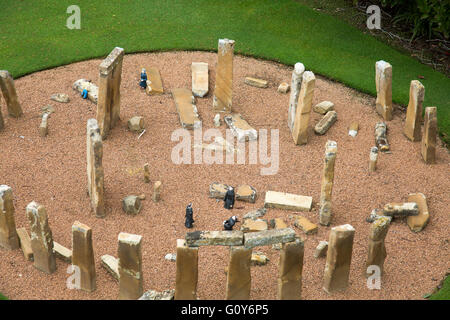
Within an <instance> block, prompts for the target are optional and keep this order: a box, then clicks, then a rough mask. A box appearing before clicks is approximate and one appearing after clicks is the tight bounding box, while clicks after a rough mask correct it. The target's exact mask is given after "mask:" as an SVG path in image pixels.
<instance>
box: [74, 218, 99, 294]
mask: <svg viewBox="0 0 450 320" xmlns="http://www.w3.org/2000/svg"><path fill="white" fill-rule="evenodd" d="M72 265H74V266H77V267H78V268H80V289H81V290H84V291H88V292H92V291H95V289H96V288H97V286H96V273H95V260H94V248H93V245H92V229H91V228H89V227H88V226H87V225H84V224H82V223H80V222H78V221H75V222H74V224H73V225H72Z"/></svg>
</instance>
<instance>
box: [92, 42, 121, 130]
mask: <svg viewBox="0 0 450 320" xmlns="http://www.w3.org/2000/svg"><path fill="white" fill-rule="evenodd" d="M123 56H124V50H123V49H122V48H119V47H115V48H114V50H113V51H111V53H110V54H109V55H108V56H107V57H106V58H105V60H103V61H102V63H100V66H99V81H98V82H99V85H98V101H97V121H98V125H99V128H100V134H101V136H102V138H103V139H105V138H106V136H107V135H108V133H109V130H110V129H112V128H114V126H115V125H116V123H117V121H119V115H120V82H121V79H122V61H123Z"/></svg>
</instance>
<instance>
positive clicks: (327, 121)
mask: <svg viewBox="0 0 450 320" xmlns="http://www.w3.org/2000/svg"><path fill="white" fill-rule="evenodd" d="M336 120H337V113H336V111H329V112H327V114H326V115H325V116H324V117H323V118H322V119H320V121H319V122H317V124H316V126H315V127H314V132H315V133H317V134H320V135H322V134H325V133H326V132H327V131H328V129H330V128H331V126H332V125H333V124H334V123H335V122H336Z"/></svg>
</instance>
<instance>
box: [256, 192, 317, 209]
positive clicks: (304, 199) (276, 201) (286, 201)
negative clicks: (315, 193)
mask: <svg viewBox="0 0 450 320" xmlns="http://www.w3.org/2000/svg"><path fill="white" fill-rule="evenodd" d="M311 206H312V197H308V196H301V195H297V194H292V193H285V192H277V191H267V192H266V198H265V200H264V207H265V208H277V209H285V210H294V211H311Z"/></svg>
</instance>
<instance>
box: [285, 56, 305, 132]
mask: <svg viewBox="0 0 450 320" xmlns="http://www.w3.org/2000/svg"><path fill="white" fill-rule="evenodd" d="M304 72H305V66H304V65H303V63H300V62H297V63H296V64H295V66H294V70H293V71H292V80H291V95H290V97H289V111H288V126H289V129H291V132H292V130H293V128H294V120H295V114H296V112H297V104H298V96H299V94H300V88H301V84H302V77H303V73H304Z"/></svg>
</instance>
